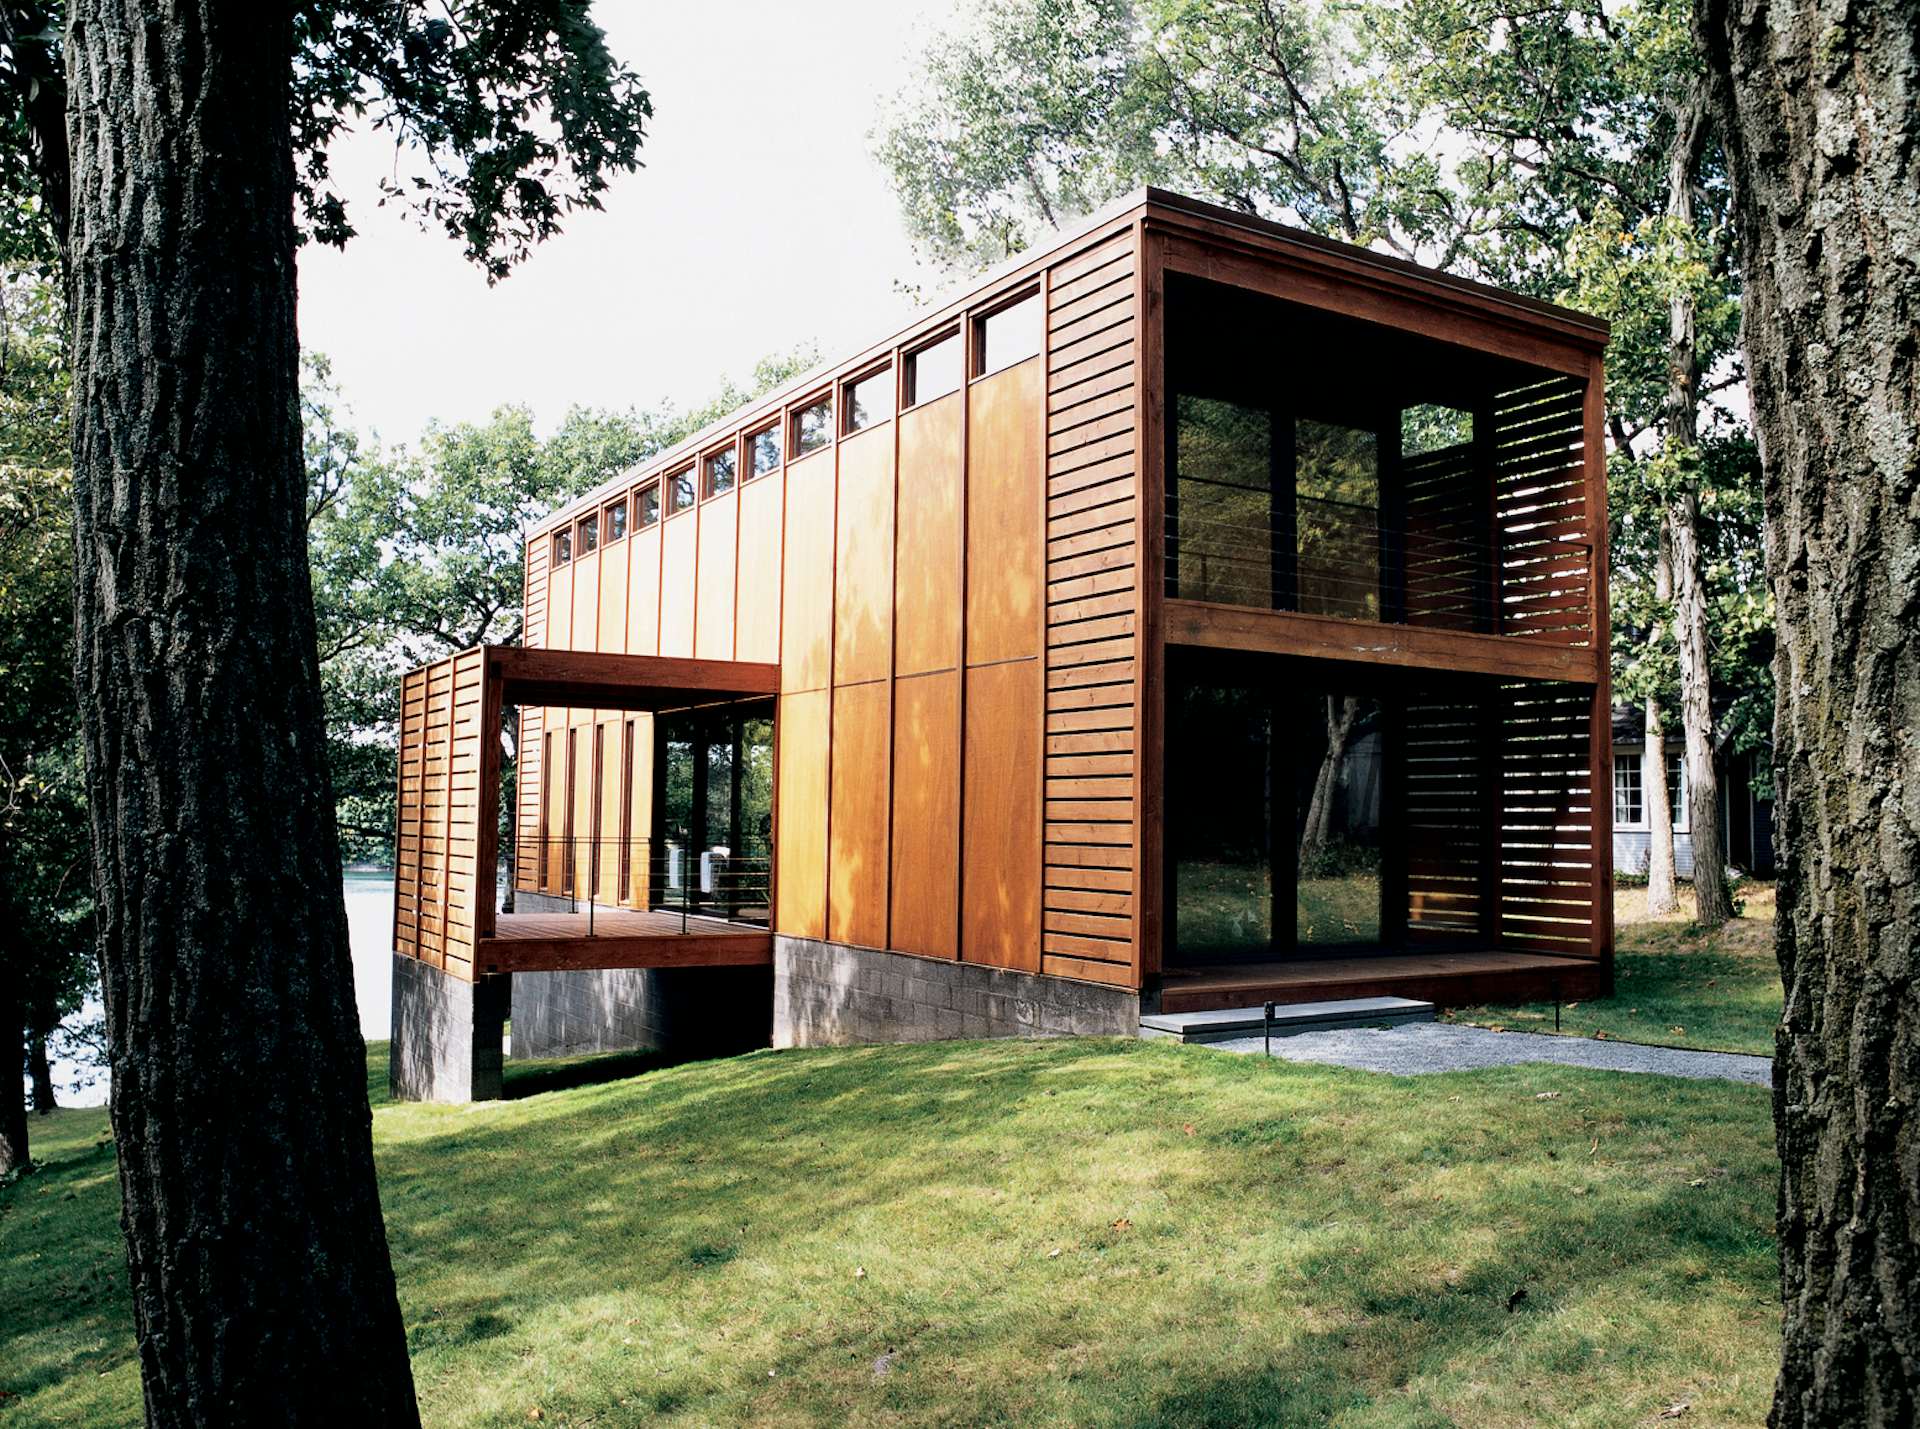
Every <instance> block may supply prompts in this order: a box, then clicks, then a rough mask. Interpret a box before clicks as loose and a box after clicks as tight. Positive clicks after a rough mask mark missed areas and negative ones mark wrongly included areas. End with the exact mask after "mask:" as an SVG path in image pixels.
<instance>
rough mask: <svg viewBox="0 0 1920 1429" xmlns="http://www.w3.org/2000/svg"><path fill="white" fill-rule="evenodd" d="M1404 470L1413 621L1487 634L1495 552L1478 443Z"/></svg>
mask: <svg viewBox="0 0 1920 1429" xmlns="http://www.w3.org/2000/svg"><path fill="white" fill-rule="evenodd" d="M1400 471H1401V478H1402V480H1403V482H1404V501H1405V509H1406V519H1407V530H1406V537H1405V550H1406V570H1407V589H1406V620H1407V624H1409V625H1425V626H1432V627H1435V628H1438V629H1441V630H1469V631H1472V630H1486V629H1487V628H1488V623H1489V621H1490V619H1491V615H1492V599H1491V592H1492V588H1493V587H1492V570H1493V548H1492V543H1491V542H1490V541H1489V540H1488V538H1487V504H1488V496H1487V494H1486V492H1485V489H1484V482H1483V481H1482V479H1481V477H1480V475H1479V464H1478V461H1477V459H1476V456H1475V446H1474V444H1473V443H1472V442H1461V443H1458V444H1456V445H1454V446H1448V447H1441V448H1440V449H1439V450H1437V451H1431V452H1424V453H1421V454H1420V455H1417V456H1409V457H1407V458H1405V459H1404V460H1403V461H1402V463H1401V468H1400Z"/></svg>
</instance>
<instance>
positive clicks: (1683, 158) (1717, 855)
mask: <svg viewBox="0 0 1920 1429" xmlns="http://www.w3.org/2000/svg"><path fill="white" fill-rule="evenodd" d="M1706 130H1707V98H1706V92H1705V90H1704V88H1701V89H1698V90H1695V91H1694V92H1691V93H1689V94H1688V96H1687V98H1686V99H1685V100H1684V101H1683V102H1682V104H1681V106H1680V111H1679V113H1678V114H1677V115H1676V117H1675V124H1674V137H1673V148H1672V150H1671V152H1670V153H1669V154H1668V165H1667V217H1668V218H1670V219H1672V220H1674V221H1675V222H1676V223H1678V224H1680V225H1681V226H1683V227H1685V228H1687V229H1689V230H1691V229H1692V227H1693V190H1694V184H1695V181H1696V178H1695V171H1696V170H1697V169H1698V167H1699V163H1700V155H1701V152H1702V150H1703V149H1704V148H1705V144H1706ZM1694 306H1695V305H1694V295H1693V290H1692V289H1691V288H1689V287H1688V286H1687V285H1686V284H1685V283H1679V284H1676V285H1675V288H1674V294H1673V298H1672V301H1671V303H1670V305H1669V309H1668V315H1667V396H1666V404H1665V412H1664V417H1665V438H1664V440H1665V448H1666V453H1667V454H1671V455H1674V456H1676V457H1678V456H1683V455H1685V454H1689V453H1691V452H1693V451H1694V449H1696V448H1697V447H1698V446H1699V445H1700V346H1699V342H1698V340H1697V334H1696V331H1695V312H1694ZM1663 525H1664V527H1665V543H1664V545H1665V552H1666V553H1667V554H1668V555H1669V557H1670V560H1671V565H1672V572H1673V633H1674V640H1675V644H1676V647H1677V649H1676V654H1677V655H1678V663H1679V666H1680V730H1681V734H1682V735H1683V737H1684V738H1685V740H1686V752H1685V756H1684V757H1685V761H1686V767H1687V835H1688V840H1689V842H1691V843H1692V845H1693V903H1694V909H1695V912H1694V916H1695V917H1696V918H1697V919H1698V920H1699V921H1700V922H1701V923H1704V924H1706V925H1707V926H1708V927H1718V926H1719V925H1720V924H1722V923H1724V922H1726V921H1727V919H1729V918H1731V917H1732V916H1733V898H1732V895H1731V894H1729V893H1728V891H1727V860H1726V857H1725V855H1724V854H1723V853H1722V851H1721V848H1720V781H1719V778H1718V777H1717V776H1716V774H1715V772H1714V767H1713V669H1712V662H1711V659H1710V657H1709V653H1708V648H1707V579H1706V568H1705V563H1704V558H1703V557H1702V555H1701V551H1700V495H1699V493H1698V492H1697V491H1696V490H1695V489H1694V481H1693V477H1692V474H1691V473H1688V474H1687V476H1686V479H1685V480H1684V481H1683V482H1681V483H1680V484H1679V485H1678V486H1677V487H1676V488H1675V489H1674V490H1673V491H1672V493H1671V494H1670V495H1669V496H1668V498H1667V502H1666V512H1665V516H1664V520H1663ZM1666 777H1667V771H1666V766H1665V765H1662V766H1661V767H1660V769H1659V771H1658V778H1659V779H1660V780H1661V781H1662V782H1663V783H1664V781H1665V779H1666ZM1664 798H1665V796H1664V795H1662V800H1663V801H1664Z"/></svg>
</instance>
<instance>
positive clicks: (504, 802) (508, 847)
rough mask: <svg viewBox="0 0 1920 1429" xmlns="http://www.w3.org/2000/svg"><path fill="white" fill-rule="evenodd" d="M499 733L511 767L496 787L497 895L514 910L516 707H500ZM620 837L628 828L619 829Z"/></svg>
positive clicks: (517, 779)
mask: <svg viewBox="0 0 1920 1429" xmlns="http://www.w3.org/2000/svg"><path fill="white" fill-rule="evenodd" d="M500 733H501V736H502V737H503V738H504V739H505V740H506V744H507V757H506V761H505V762H506V766H507V767H508V768H510V769H511V770H513V779H512V782H511V783H508V782H506V781H505V780H503V781H502V784H501V789H500V804H501V810H500V848H501V851H502V853H503V854H504V856H505V859H506V865H507V881H506V887H505V889H503V890H502V891H501V894H500V911H501V912H502V913H511V912H513V911H514V900H513V894H514V888H515V886H516V885H518V883H519V882H520V864H519V839H520V707H519V706H518V705H505V706H503V707H502V708H501V710H500ZM620 832H621V834H622V835H623V836H624V835H626V834H627V833H629V832H630V830H627V829H622V830H621V831H620Z"/></svg>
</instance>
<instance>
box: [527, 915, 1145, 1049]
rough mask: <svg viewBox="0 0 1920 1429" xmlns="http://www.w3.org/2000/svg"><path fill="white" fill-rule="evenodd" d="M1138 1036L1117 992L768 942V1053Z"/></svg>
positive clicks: (1126, 997) (1133, 998)
mask: <svg viewBox="0 0 1920 1429" xmlns="http://www.w3.org/2000/svg"><path fill="white" fill-rule="evenodd" d="M514 1025H515V1029H516V1031H517V1030H518V1027H519V1021H518V1017H517V1016H516V1018H515V1024H514ZM1139 1029H1140V994H1139V993H1137V992H1134V991H1131V990H1130V989H1127V988H1120V987H1102V986H1099V985H1098V984H1095V983H1084V982H1070V981H1068V980H1066V979H1064V978H1052V977H1037V976H1035V975H1034V974H1032V973H1023V972H1013V971H1010V970H1008V969H1006V968H992V967H984V966H981V965H980V964H977V963H956V962H947V961H945V960H942V959H936V958H917V957H912V956H910V955H908V954H905V953H889V952H882V951H880V950H878V949H875V948H855V947H849V946H847V945H845V944H843V943H828V942H821V941H817V940H815V939H812V938H791V937H787V936H785V935H780V936H776V937H775V938H774V940H773V1045H774V1046H776V1047H836V1046H849V1045H854V1044H858V1043H868V1042H937V1041H941V1040H943V1039H947V1038H955V1037H1132V1036H1135V1035H1137V1033H1138V1032H1139Z"/></svg>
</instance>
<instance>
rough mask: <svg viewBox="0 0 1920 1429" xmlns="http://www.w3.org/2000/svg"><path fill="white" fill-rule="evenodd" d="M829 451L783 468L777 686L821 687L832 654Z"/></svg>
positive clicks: (798, 688) (827, 676)
mask: <svg viewBox="0 0 1920 1429" xmlns="http://www.w3.org/2000/svg"><path fill="white" fill-rule="evenodd" d="M833 476H834V473H833V452H832V450H831V449H828V450H826V451H823V452H817V453H815V454H814V455H812V456H810V457H807V458H806V459H805V460H803V461H797V462H794V463H793V464H792V465H791V466H789V467H788V468H787V524H786V558H785V576H784V579H783V581H782V590H783V592H784V595H783V599H782V604H781V614H780V624H781V630H780V688H781V689H782V690H783V691H788V692H791V691H798V690H820V689H825V688H826V685H827V681H828V678H829V676H830V672H831V669H832V659H833V541H834V500H833V498H834V479H833Z"/></svg>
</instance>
